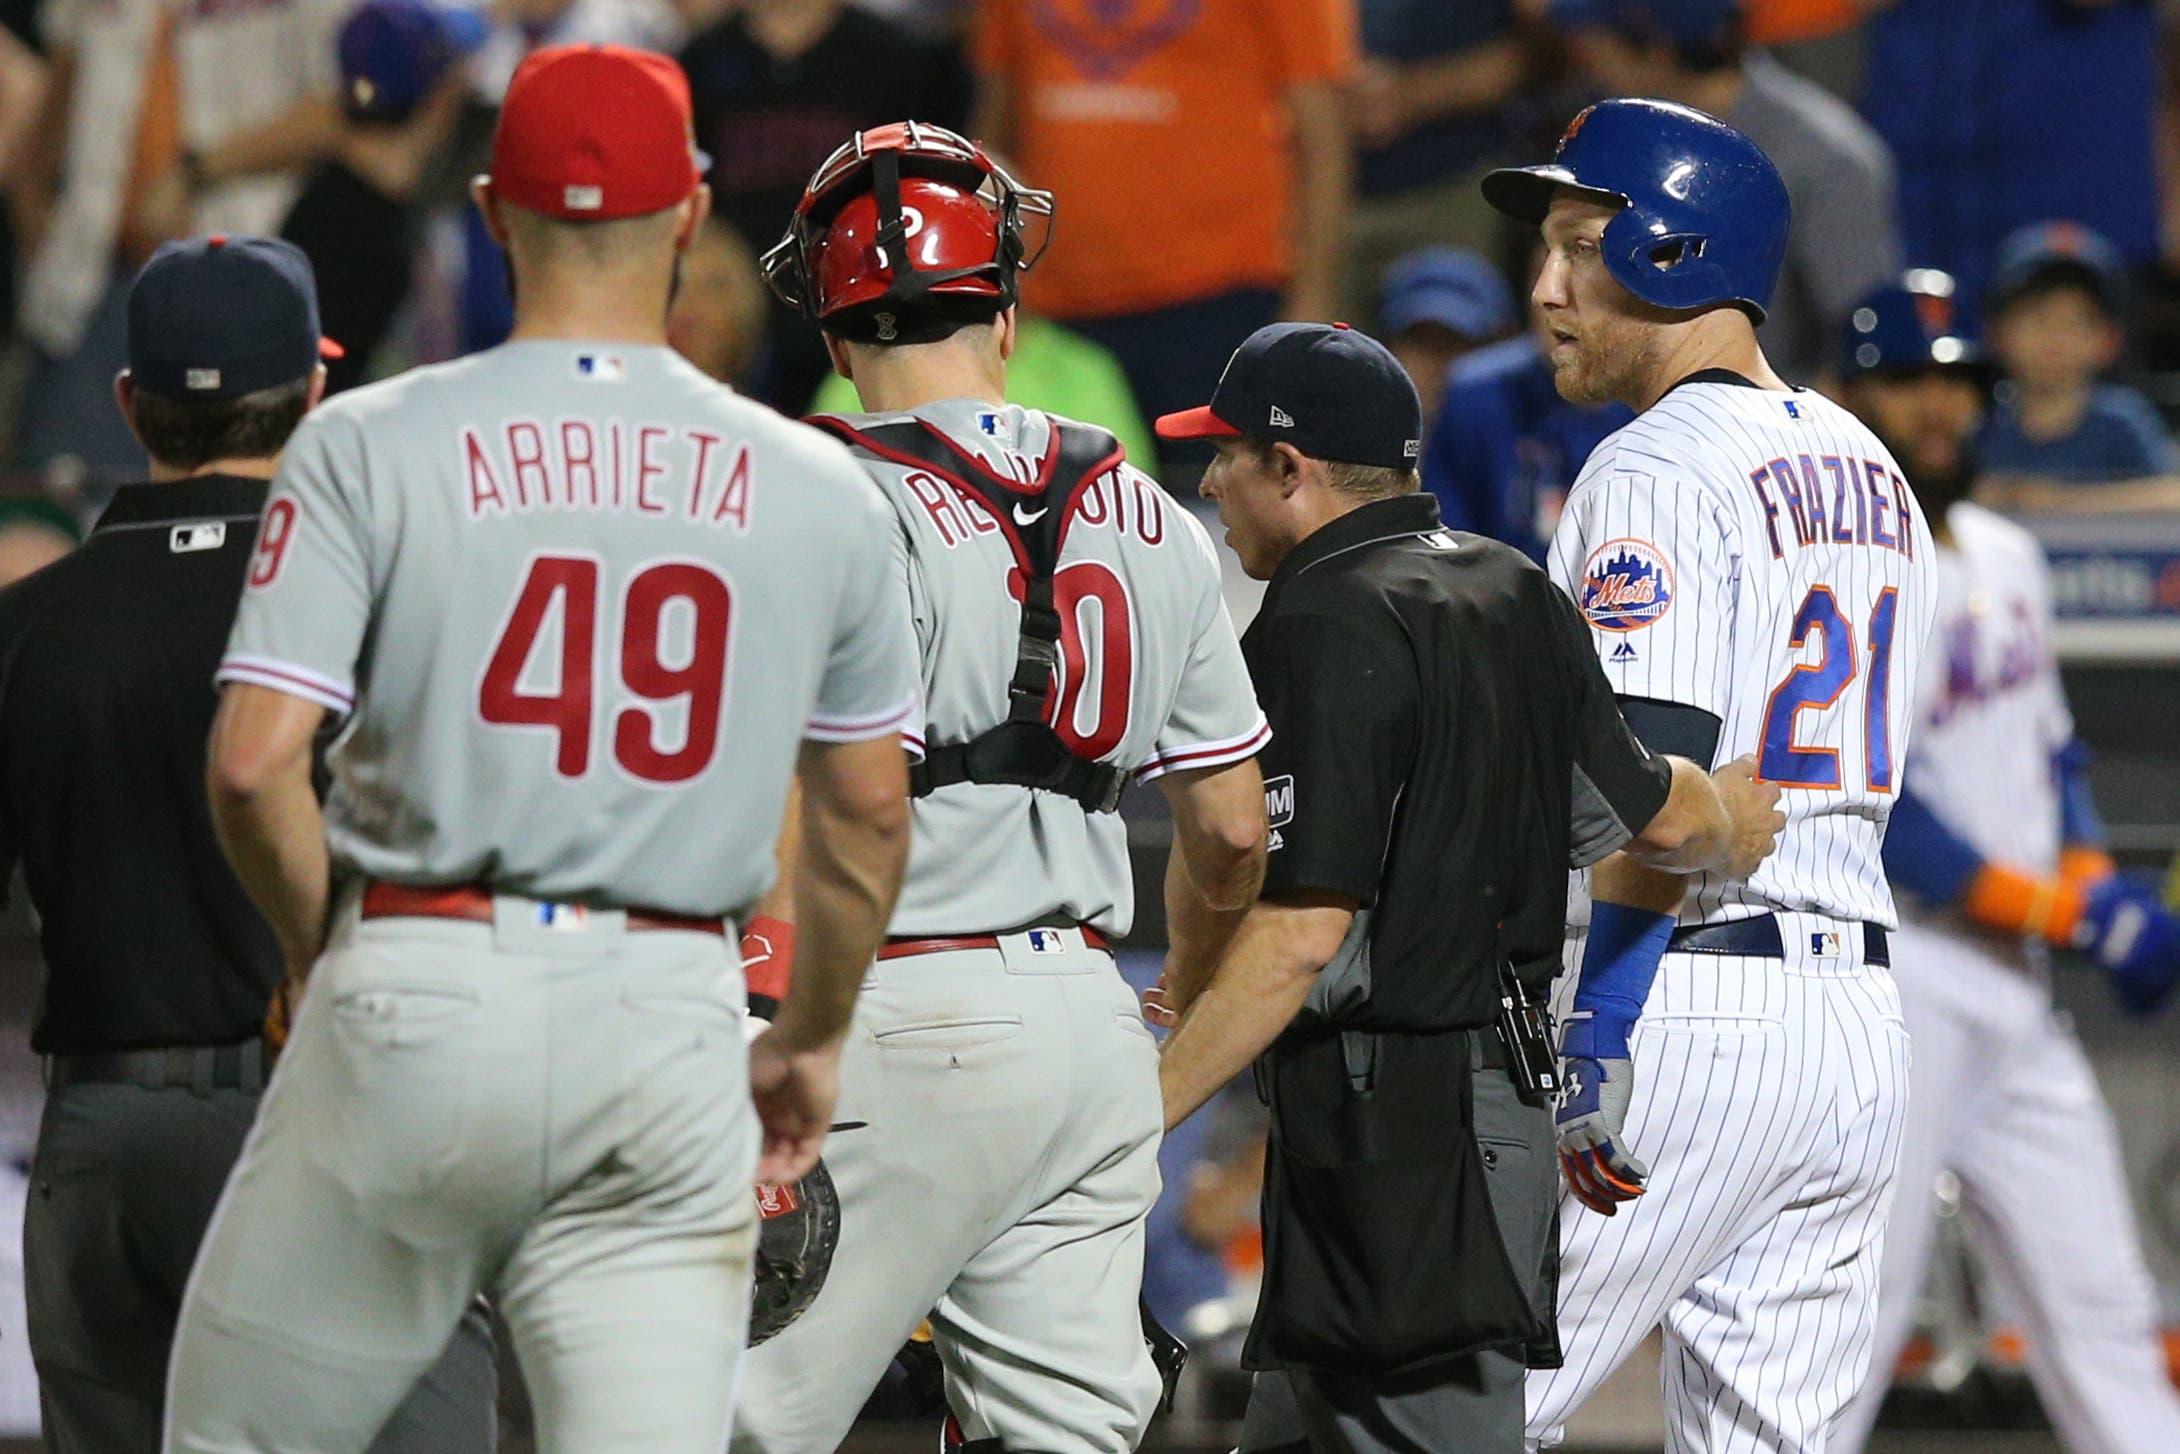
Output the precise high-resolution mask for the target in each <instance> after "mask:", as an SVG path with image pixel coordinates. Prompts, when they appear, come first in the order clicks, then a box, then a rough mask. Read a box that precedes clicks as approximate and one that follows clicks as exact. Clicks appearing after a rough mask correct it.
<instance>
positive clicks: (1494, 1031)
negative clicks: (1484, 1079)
mask: <svg viewBox="0 0 2180 1454" xmlns="http://www.w3.org/2000/svg"><path fill="white" fill-rule="evenodd" d="M1468 1035H1469V1040H1468V1049H1469V1054H1470V1055H1471V1056H1472V1057H1474V1060H1475V1068H1476V1069H1478V1070H1506V1069H1508V1068H1510V1067H1511V1066H1512V1065H1513V1063H1514V1061H1513V1058H1512V1057H1511V1056H1509V1055H1508V1054H1507V1053H1506V1038H1505V1037H1504V1036H1502V1035H1501V1034H1500V1033H1499V1027H1498V1026H1496V1025H1486V1026H1484V1028H1483V1029H1481V1030H1471V1031H1469V1032H1468Z"/></svg>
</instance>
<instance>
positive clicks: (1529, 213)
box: [1484, 99, 1792, 323]
mask: <svg viewBox="0 0 2180 1454" xmlns="http://www.w3.org/2000/svg"><path fill="white" fill-rule="evenodd" d="M1561 188H1565V189H1566V190H1567V191H1569V192H1571V193H1573V194H1574V195H1576V196H1578V197H1585V198H1587V199H1588V200H1590V201H1593V202H1603V203H1617V204H1619V206H1620V209H1621V211H1620V215H1619V216H1617V217H1615V218H1613V219H1612V221H1610V222H1608V223H1607V224H1605V233H1604V238H1603V240H1602V243H1601V246H1602V249H1603V252H1604V259H1605V267H1606V269H1607V270H1608V271H1609V272H1610V273H1611V274H1612V276H1613V278H1614V279H1615V280H1617V281H1618V282H1619V284H1620V286H1621V287H1623V288H1626V289H1627V290H1628V291H1629V292H1630V293H1633V294H1634V295H1635V296H1636V297H1638V298H1640V299H1642V300H1643V301H1644V302H1645V303H1650V304H1653V305H1655V306H1657V307H1660V308H1715V307H1718V306H1721V305H1723V304H1728V303H1731V304H1734V305H1737V306H1739V307H1741V308H1744V309H1746V310H1747V311H1748V313H1749V316H1750V317H1752V318H1754V319H1755V320H1756V321H1757V322H1759V323H1761V322H1762V321H1763V318H1764V310H1765V309H1766V308H1768V307H1769V306H1770V304H1771V290H1772V288H1773V286H1774V285H1775V284H1776V283H1777V282H1778V280H1779V266H1780V264H1781V263H1782V262H1784V261H1785V259H1786V232H1787V224H1788V221H1789V219H1790V217H1791V214H1792V208H1791V206H1790V204H1789V203H1788V201H1787V196H1786V183H1784V182H1782V181H1781V180H1779V171H1778V168H1776V167H1774V166H1773V165H1772V164H1771V158H1769V157H1767V156H1765V155H1764V153H1763V151H1762V150H1761V149H1760V148H1759V147H1758V146H1757V145H1756V143H1755V142H1753V141H1750V140H1749V139H1748V138H1747V137H1745V136H1743V135H1742V134H1741V133H1740V132H1738V131H1735V130H1734V129H1733V128H1732V127H1730V126H1728V125H1727V124H1726V123H1725V122H1723V121H1720V120H1719V119H1718V118H1717V117H1715V116H1707V115H1705V114H1704V113H1703V112H1701V111H1697V110H1695V109H1693V108H1692V107H1688V106H1676V105H1674V104H1673V103H1671V102H1669V101H1640V100H1631V99H1621V100H1615V101H1600V102H1598V103H1597V104H1596V105H1595V106H1592V107H1590V108H1589V109H1588V110H1586V111H1584V112H1583V113H1582V114H1581V115H1579V116H1577V117H1575V119H1574V120H1573V122H1571V123H1570V124H1569V125H1568V127H1567V131H1566V134H1565V135H1563V136H1561V137H1560V139H1559V150H1558V152H1557V153H1555V154H1554V156H1553V158H1552V160H1551V161H1550V162H1549V163H1548V164H1546V165H1544V166H1538V167H1502V168H1500V169H1499V170H1498V171H1495V172H1492V173H1490V174H1489V175H1487V176H1486V177H1485V178H1484V198H1485V200H1486V201H1488V202H1490V203H1491V205H1492V206H1494V207H1496V208H1498V209H1499V210H1500V211H1501V212H1504V213H1506V214H1507V215H1508V216H1509V217H1516V218H1519V219H1521V220H1522V221H1524V222H1542V221H1543V220H1544V214H1545V213H1546V212H1548V211H1550V210H1551V206H1552V198H1553V195H1554V194H1555V193H1556V192H1557V191H1558V190H1559V189H1561Z"/></svg>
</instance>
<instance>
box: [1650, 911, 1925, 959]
mask: <svg viewBox="0 0 2180 1454" xmlns="http://www.w3.org/2000/svg"><path fill="white" fill-rule="evenodd" d="M1847 927H1848V928H1850V929H1852V928H1854V927H1855V926H1854V925H1852V924H1850V925H1848V926H1847ZM1860 927H1861V929H1862V962H1863V963H1864V964H1874V965H1876V966H1878V967H1879V968H1880V969H1890V968H1892V950H1891V948H1890V947H1889V946H1888V943H1887V941H1886V938H1885V926H1884V925H1882V924H1863V925H1861V926H1860ZM1818 932H1821V931H1818ZM1666 952H1667V953H1669V954H1744V955H1747V956H1749V957H1750V958H1752V959H1784V958H1786V940H1785V939H1784V937H1782V936H1781V934H1780V932H1779V919H1778V916H1777V915H1776V914H1758V915H1757V916H1756V917H1755V918H1753V919H1733V920H1730V921H1728V922H1727V923H1724V924H1688V925H1683V926H1682V927H1681V928H1678V929H1675V930H1674V931H1673V937H1672V939H1670V940H1669V941H1667V944H1666Z"/></svg>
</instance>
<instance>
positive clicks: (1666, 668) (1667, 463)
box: [1550, 376, 1936, 925]
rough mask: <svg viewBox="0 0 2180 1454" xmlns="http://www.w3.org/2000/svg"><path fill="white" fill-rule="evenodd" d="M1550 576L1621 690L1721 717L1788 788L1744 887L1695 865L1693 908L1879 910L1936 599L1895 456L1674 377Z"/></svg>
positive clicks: (1802, 414) (1841, 426)
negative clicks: (1881, 856) (1883, 860)
mask: <svg viewBox="0 0 2180 1454" xmlns="http://www.w3.org/2000/svg"><path fill="white" fill-rule="evenodd" d="M1550 564H1551V570H1552V576H1553V579H1554V580H1555V581H1557V582H1558V583H1559V585H1560V587H1561V588H1562V589H1563V590H1565V591H1566V592H1567V593H1568V594H1569V595H1570V596H1572V597H1573V598H1574V600H1575V601H1576V603H1577V604H1578V605H1579V606H1580V607H1581V609H1582V615H1583V618H1584V619H1585V620H1587V621H1588V622H1589V624H1590V627H1591V630H1592V631H1593V632H1594V633H1595V635H1596V640H1597V646H1598V656H1599V658H1600V659H1601V660H1602V661H1603V662H1604V664H1605V670H1606V676H1607V678H1608V679H1609V680H1610V681H1611V682H1612V684H1613V689H1614V690H1615V691H1616V692H1617V693H1619V695H1620V696H1621V697H1622V699H1623V700H1637V699H1640V700H1647V701H1650V702H1656V703H1670V704H1676V705H1680V706H1688V707H1695V708H1698V709H1700V710H1701V711H1703V712H1706V713H1708V714H1710V715H1711V716H1712V717H1715V718H1717V719H1718V721H1719V723H1720V724H1721V725H1720V732H1719V738H1718V747H1717V752H1716V759H1715V763H1714V764H1713V765H1716V763H1724V762H1727V761H1730V760H1731V759H1733V758H1735V757H1738V756H1741V755H1743V754H1753V755H1754V756H1755V757H1756V759H1757V776H1758V777H1760V778H1761V779H1763V780H1765V781H1767V782H1773V783H1777V784H1779V785H1780V786H1781V787H1783V788H1785V789H1787V790H1788V791H1787V793H1786V796H1785V798H1784V799H1783V801H1782V806H1783V807H1784V808H1785V809H1786V812H1787V820H1788V821H1787V829H1786V832H1785V833H1784V834H1783V835H1782V836H1781V838H1780V847H1779V851H1778V853H1777V854H1775V855H1774V856H1773V857H1772V858H1771V859H1770V860H1769V861H1768V862H1767V863H1765V864H1764V866H1763V867H1762V868H1760V869H1759V870H1758V871H1757V873H1756V875H1755V876H1754V877H1753V878H1752V879H1751V880H1750V881H1749V882H1748V883H1746V884H1734V883H1729V882H1727V881H1725V880H1724V879H1721V878H1717V877H1713V876H1706V877H1704V878H1702V879H1700V880H1699V881H1698V885H1697V892H1696V893H1695V894H1694V895H1693V896H1691V898H1690V900H1689V904H1688V906H1687V908H1686V909H1684V911H1683V914H1684V917H1686V918H1688V919H1689V920H1690V921H1692V922H1701V921H1708V920H1717V919H1733V918H1741V917H1745V916H1746V915H1749V914H1752V913H1758V912H1762V911H1764V910H1768V909H1787V910H1808V911H1814V912H1821V913H1830V914H1834V915H1836V916H1838V917H1840V918H1843V919H1864V920H1870V921H1873V922H1876V923H1880V924H1887V925H1890V924H1891V923H1892V922H1893V907H1892V902H1891V894H1890V891H1889V890H1888V889H1887V888H1886V885H1885V876H1884V872H1883V870H1882V868H1881V866H1880V864H1879V861H1878V852H1879V848H1880V845H1881V844H1882V843H1883V841H1884V824H1885V819H1886V817H1887V815H1888V814H1889V813H1890V811H1891V804H1892V798H1893V795H1894V793H1895V792H1897V791H1898V786H1899V780H1900V774H1901V768H1902V764H1903V762H1904V760H1905V756H1906V751H1907V742H1908V733H1909V728H1910V724H1911V721H1912V717H1913V707H1914V703H1913V695H1914V684H1915V682H1916V680H1917V677H1918V674H1919V672H1920V669H1921V660H1922V648H1923V642H1924V638H1925V637H1926V636H1927V635H1928V633H1929V629H1930V621H1931V617H1932V614H1933V613H1934V611H1935V609H1936V590H1935V586H1934V583H1933V576H1932V572H1933V569H1934V565H1933V550H1932V547H1931V543H1930V531H1929V527H1928V525H1927V524H1926V522H1925V521H1924V519H1923V516H1922V510H1921V507H1920V506H1918V505H1917V504H1916V503H1915V496H1914V491H1913V490H1912V489H1911V488H1910V487H1909V485H1908V482H1907V480H1906V478H1905V477H1904V475H1903V474H1902V472H1901V470H1900V467H1899V465H1898V464H1897V463H1895V462H1894V460H1893V458H1892V456H1891V455H1890V454H1888V453H1887V452H1886V451H1885V448H1884V446H1883V445H1882V444H1880V443H1879V442H1878V441H1877V438H1876V436H1875V435H1873V434H1871V433H1870V432H1869V430H1867V429H1865V428H1864V427H1863V426H1862V424H1861V422H1860V421H1859V420H1857V419H1855V418H1854V416H1853V415H1851V414H1849V413H1847V411H1845V410H1844V409H1841V408H1840V407H1839V406H1838V405H1836V404H1833V403H1832V402H1831V401H1829V400H1827V399H1825V398H1823V397H1822V396H1820V395H1817V394H1814V393H1811V392H1809V391H1807V390H1801V391H1797V392H1795V393H1793V394H1782V393H1779V392H1777V391H1775V390H1764V389H1758V388H1754V387H1752V386H1749V385H1748V384H1746V383H1745V382H1742V381H1740V380H1737V379H1734V378H1732V377H1731V376H1710V377H1703V378H1699V379H1696V380H1691V381H1689V382H1686V383H1683V384H1681V385H1680V386H1678V387H1677V388H1675V389H1673V390H1672V391H1671V392H1670V393H1668V394H1667V395H1666V396H1665V398H1664V399H1662V400H1660V401H1659V402H1658V404H1657V405H1655V406H1654V407H1653V408H1651V409H1650V410H1649V411H1648V412H1647V413H1645V414H1643V415H1642V416H1641V417H1640V418H1638V419H1637V420H1636V421H1635V422H1634V423H1632V424H1629V425H1628V426H1627V427H1625V428H1624V429H1622V430H1620V431H1619V432H1618V433H1616V434H1614V435H1612V436H1611V437H1610V438H1608V439H1607V440H1606V441H1605V442H1604V443H1603V444H1601V445H1599V446H1598V448H1597V451H1596V452H1595V453H1594V454H1592V455H1591V457H1590V460H1589V463H1588V464H1587V465H1586V466H1585V467H1584V469H1583V472H1582V475H1581V478H1580V479H1579V480H1577V481H1576V483H1575V487H1574V490H1573V491H1572V492H1571V493H1570V495H1569V496H1568V501H1567V509H1566V512H1565V513H1564V514H1563V515H1562V516H1561V519H1560V525H1559V530H1558V533H1557V534H1556V535H1555V537H1554V539H1553V542H1552V553H1551V562H1550Z"/></svg>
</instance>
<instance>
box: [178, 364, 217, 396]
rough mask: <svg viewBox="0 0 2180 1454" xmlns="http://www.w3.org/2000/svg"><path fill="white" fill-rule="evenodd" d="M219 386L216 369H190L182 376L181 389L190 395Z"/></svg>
mask: <svg viewBox="0 0 2180 1454" xmlns="http://www.w3.org/2000/svg"><path fill="white" fill-rule="evenodd" d="M219 386H220V371H219V370H218V369H190V370H189V371H187V372H186V373H184V374H183V375H182V387H183V388H185V389H187V390H189V391H190V392H191V393H193V394H195V393H202V392H204V391H205V390H207V389H216V388H218V387H219Z"/></svg>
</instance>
